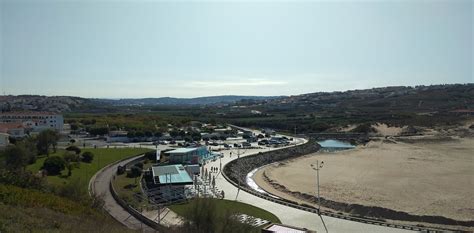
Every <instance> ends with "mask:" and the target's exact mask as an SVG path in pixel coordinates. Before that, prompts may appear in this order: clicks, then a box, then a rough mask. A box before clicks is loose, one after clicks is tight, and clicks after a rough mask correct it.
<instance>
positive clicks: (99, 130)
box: [88, 127, 109, 136]
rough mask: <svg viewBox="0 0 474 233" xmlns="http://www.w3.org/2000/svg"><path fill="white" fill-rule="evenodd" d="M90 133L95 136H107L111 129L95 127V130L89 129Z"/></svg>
mask: <svg viewBox="0 0 474 233" xmlns="http://www.w3.org/2000/svg"><path fill="white" fill-rule="evenodd" d="M88 132H89V133H90V134H92V135H94V136H97V135H106V134H108V133H109V128H107V127H94V128H89V130H88Z"/></svg>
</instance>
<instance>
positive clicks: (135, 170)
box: [127, 166, 142, 178]
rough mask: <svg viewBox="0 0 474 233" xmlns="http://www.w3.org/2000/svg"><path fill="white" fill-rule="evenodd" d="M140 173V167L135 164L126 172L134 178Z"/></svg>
mask: <svg viewBox="0 0 474 233" xmlns="http://www.w3.org/2000/svg"><path fill="white" fill-rule="evenodd" d="M141 174H142V169H141V168H139V167H137V166H133V167H132V168H130V171H128V172H127V177H129V178H136V177H139V176H140V175H141Z"/></svg>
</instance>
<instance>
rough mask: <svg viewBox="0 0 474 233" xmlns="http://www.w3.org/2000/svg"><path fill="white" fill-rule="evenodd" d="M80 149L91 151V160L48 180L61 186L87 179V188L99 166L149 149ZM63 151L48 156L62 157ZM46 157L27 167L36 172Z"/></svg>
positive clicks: (84, 152) (85, 183) (85, 186)
mask: <svg viewBox="0 0 474 233" xmlns="http://www.w3.org/2000/svg"><path fill="white" fill-rule="evenodd" d="M82 151H83V154H86V153H88V152H90V153H92V154H93V155H94V156H93V160H92V161H90V162H88V163H85V162H82V163H80V165H79V166H77V167H74V168H72V170H71V175H70V176H68V171H67V170H62V171H61V172H60V173H59V175H57V176H47V180H48V182H49V183H50V184H52V185H55V186H61V185H65V184H66V183H68V182H69V181H71V180H74V179H81V180H84V181H87V182H83V183H82V186H83V187H82V188H84V189H87V185H88V181H89V180H90V179H91V178H92V176H93V175H94V174H95V173H96V172H97V171H99V170H100V169H101V168H103V167H105V166H107V165H108V164H110V163H113V162H115V161H118V160H121V159H124V158H128V157H133V156H136V155H140V154H144V153H146V152H147V151H150V150H149V149H145V148H118V149H115V148H97V149H92V148H86V149H82ZM64 153H65V151H64V150H58V151H57V152H56V153H53V154H51V155H50V156H49V158H51V157H52V156H60V157H62V156H63V155H64ZM47 159H48V157H42V158H39V159H37V161H36V162H35V163H34V164H31V165H28V166H27V169H28V170H30V171H32V172H33V173H36V172H38V171H40V170H41V169H42V167H43V164H44V162H45V160H47Z"/></svg>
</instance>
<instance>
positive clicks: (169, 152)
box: [166, 148, 198, 154]
mask: <svg viewBox="0 0 474 233" xmlns="http://www.w3.org/2000/svg"><path fill="white" fill-rule="evenodd" d="M197 149H198V148H178V149H175V150H172V151H168V152H166V153H167V154H184V153H189V152H191V151H195V150H197Z"/></svg>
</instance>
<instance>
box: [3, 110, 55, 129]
mask: <svg viewBox="0 0 474 233" xmlns="http://www.w3.org/2000/svg"><path fill="white" fill-rule="evenodd" d="M11 122H18V123H22V124H23V126H25V128H31V129H32V130H33V131H41V130H45V129H55V130H57V131H62V130H63V129H64V118H63V116H62V115H61V114H57V113H52V112H3V113H0V123H11Z"/></svg>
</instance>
